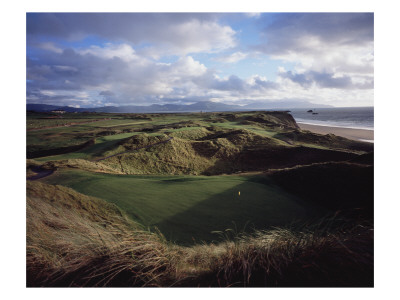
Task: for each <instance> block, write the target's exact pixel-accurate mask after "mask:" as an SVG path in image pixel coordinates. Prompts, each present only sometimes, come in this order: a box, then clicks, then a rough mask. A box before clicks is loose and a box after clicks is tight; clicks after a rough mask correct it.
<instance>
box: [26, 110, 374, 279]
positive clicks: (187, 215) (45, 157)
mask: <svg viewBox="0 0 400 300" xmlns="http://www.w3.org/2000/svg"><path fill="white" fill-rule="evenodd" d="M27 128H28V131H27V156H28V158H30V159H28V160H27V162H26V172H27V274H28V276H27V278H28V285H29V286H372V285H373V247H372V245H373V225H372V224H373V144H369V143H365V142H360V141H355V140H349V139H345V138H341V137H338V136H335V135H321V134H316V133H312V132H309V131H305V130H301V129H300V128H299V127H298V126H297V124H296V122H295V120H294V118H293V117H292V115H291V114H290V113H288V112H282V111H281V112H260V111H247V112H215V113H174V114H161V113H152V114H108V113H100V114H98V113H65V114H63V115H62V117H56V118H54V116H52V115H51V114H48V113H31V112H30V113H28V115H27ZM315 249H317V250H318V251H316V250H315Z"/></svg>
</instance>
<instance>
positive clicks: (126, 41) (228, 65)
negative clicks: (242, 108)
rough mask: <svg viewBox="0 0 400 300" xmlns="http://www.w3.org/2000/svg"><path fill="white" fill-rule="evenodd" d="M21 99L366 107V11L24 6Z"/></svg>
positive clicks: (370, 63) (370, 19)
mask: <svg viewBox="0 0 400 300" xmlns="http://www.w3.org/2000/svg"><path fill="white" fill-rule="evenodd" d="M26 24H27V27H26V41H27V49H26V71H27V72H26V73H27V78H26V97H27V103H40V104H51V105H60V106H64V105H66V106H73V107H98V106H111V105H112V106H120V105H151V104H167V103H173V104H191V103H195V102H199V101H216V102H223V103H227V104H237V105H247V104H258V103H276V102H293V101H299V102H304V101H308V102H312V103H317V104H325V105H332V106H337V107H349V106H373V102H374V101H373V100H374V15H373V13H27V15H26Z"/></svg>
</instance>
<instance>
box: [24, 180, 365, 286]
mask: <svg viewBox="0 0 400 300" xmlns="http://www.w3.org/2000/svg"><path fill="white" fill-rule="evenodd" d="M338 223H339V224H344V223H343V221H340V222H338ZM225 234H226V239H225V242H223V243H220V244H204V245H195V246H192V247H181V246H178V245H173V244H170V243H168V242H167V241H166V240H165V239H164V238H163V236H162V235H161V234H160V233H150V232H148V231H146V230H144V229H143V228H141V226H140V225H138V224H135V223H132V222H131V221H129V220H128V219H127V218H125V217H124V215H123V214H122V213H121V212H120V211H119V210H118V209H117V208H116V207H115V206H113V205H111V204H109V203H106V202H103V201H102V200H99V199H96V198H92V197H88V196H85V195H82V194H79V193H77V192H75V191H74V190H72V189H69V188H65V187H61V186H52V185H46V184H41V183H38V182H27V286H80V287H81V286H82V287H86V286H128V287H131V286H132V287H133V286H155V287H166V286H190V287H194V286H270V287H275V286H373V231H372V226H371V225H369V224H358V225H354V224H347V225H346V226H342V225H341V226H336V224H334V221H333V220H327V221H326V220H325V221H324V222H322V223H320V224H317V225H315V226H314V227H310V226H305V227H297V228H286V229H285V228H276V229H274V230H270V231H258V232H255V233H254V234H253V235H244V234H234V235H230V234H229V231H228V232H225Z"/></svg>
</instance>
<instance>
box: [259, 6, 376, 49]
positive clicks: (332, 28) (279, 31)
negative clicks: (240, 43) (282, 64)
mask: <svg viewBox="0 0 400 300" xmlns="http://www.w3.org/2000/svg"><path fill="white" fill-rule="evenodd" d="M266 18H267V17H264V19H262V20H260V21H259V22H260V24H263V22H266V21H267V20H266ZM268 22H270V17H269V16H268ZM261 26H262V25H261ZM262 37H263V42H262V43H261V44H260V45H258V46H257V47H256V48H257V49H258V50H261V51H263V52H266V53H268V54H284V53H287V52H290V51H294V52H297V53H301V52H309V51H318V49H313V46H314V45H313V44H311V43H310V41H309V40H308V38H315V39H317V40H318V41H320V42H322V43H324V44H326V45H336V46H338V45H357V46H360V45H363V44H365V43H368V42H372V41H373V40H374V14H373V13H288V14H277V15H275V16H274V20H273V21H272V22H271V23H270V24H268V25H266V26H265V27H264V30H263V32H262Z"/></svg>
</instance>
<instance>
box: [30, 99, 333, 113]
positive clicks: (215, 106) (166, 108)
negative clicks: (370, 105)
mask: <svg viewBox="0 0 400 300" xmlns="http://www.w3.org/2000/svg"><path fill="white" fill-rule="evenodd" d="M316 107H317V108H322V107H331V106H329V105H323V104H315V103H311V102H306V101H302V102H299V101H285V102H264V103H253V104H248V105H244V106H240V105H229V104H224V103H220V102H212V101H201V102H197V103H194V104H187V105H185V104H163V105H160V104H152V105H149V106H137V105H129V106H103V107H91V108H75V107H70V106H56V105H48V104H27V105H26V109H27V110H31V111H37V112H50V111H52V110H65V111H67V112H84V111H85V112H106V113H158V112H199V111H204V112H214V111H243V110H274V109H292V108H316Z"/></svg>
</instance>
